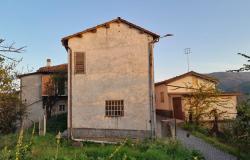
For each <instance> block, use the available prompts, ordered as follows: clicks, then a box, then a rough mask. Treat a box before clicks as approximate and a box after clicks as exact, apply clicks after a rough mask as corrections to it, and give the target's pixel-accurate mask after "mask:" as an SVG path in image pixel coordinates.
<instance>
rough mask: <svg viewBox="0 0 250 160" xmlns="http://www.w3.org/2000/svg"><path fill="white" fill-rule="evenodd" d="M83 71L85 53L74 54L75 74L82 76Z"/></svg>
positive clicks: (84, 68)
mask: <svg viewBox="0 0 250 160" xmlns="http://www.w3.org/2000/svg"><path fill="white" fill-rule="evenodd" d="M85 70H86V67H85V53H84V52H75V74H84V73H85Z"/></svg>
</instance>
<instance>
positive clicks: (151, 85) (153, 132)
mask: <svg viewBox="0 0 250 160" xmlns="http://www.w3.org/2000/svg"><path fill="white" fill-rule="evenodd" d="M158 40H159V39H154V40H153V41H150V42H149V43H148V56H149V103H150V104H149V105H150V127H151V138H152V139H155V138H156V116H155V102H154V70H153V44H154V43H155V42H158Z"/></svg>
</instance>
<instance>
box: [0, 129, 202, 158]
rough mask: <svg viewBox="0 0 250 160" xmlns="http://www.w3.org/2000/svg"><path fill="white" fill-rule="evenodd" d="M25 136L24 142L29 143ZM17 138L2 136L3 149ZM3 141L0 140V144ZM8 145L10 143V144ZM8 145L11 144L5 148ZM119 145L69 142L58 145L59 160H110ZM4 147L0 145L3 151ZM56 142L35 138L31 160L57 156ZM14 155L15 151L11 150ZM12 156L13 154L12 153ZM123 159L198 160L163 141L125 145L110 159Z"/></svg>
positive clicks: (12, 146)
mask: <svg viewBox="0 0 250 160" xmlns="http://www.w3.org/2000/svg"><path fill="white" fill-rule="evenodd" d="M29 137H30V136H29V134H28V133H26V136H25V139H26V140H25V141H26V142H27V141H28V140H29ZM16 138H17V136H16V135H14V134H13V135H7V136H2V137H1V138H0V140H3V141H4V142H6V143H4V144H5V146H7V147H8V148H9V149H11V148H14V147H15V143H16ZM1 142H2V141H1ZM9 142H11V143H9ZM1 144H2V143H1ZM8 144H11V145H8ZM119 146H120V145H110V144H109V145H108V144H94V143H83V146H82V147H73V146H72V145H71V142H70V141H67V140H62V141H61V142H60V147H59V152H58V159H60V160H81V159H84V158H85V159H86V157H87V159H90V160H92V159H93V160H94V159H109V157H110V155H112V153H114V151H115V150H117V148H118V147H119ZM3 147H4V145H1V148H0V150H1V149H3ZM56 148H57V143H56V139H55V135H54V134H50V133H48V134H47V135H46V136H37V135H36V136H35V137H34V143H33V145H32V150H31V157H32V159H36V160H52V159H53V158H54V157H55V154H56ZM13 152H14V150H13ZM13 154H14V153H13ZM124 157H127V159H128V160H129V159H131V160H192V159H194V157H201V156H200V154H199V153H197V152H195V151H190V150H188V149H185V148H184V147H183V146H181V144H179V143H178V142H175V141H172V140H169V139H164V140H163V139H162V140H158V141H154V142H152V141H149V140H148V141H143V142H133V143H132V142H130V143H126V144H125V145H124V146H122V147H121V149H120V150H119V151H118V152H116V153H115V154H114V156H113V157H112V159H113V160H121V159H123V158H124Z"/></svg>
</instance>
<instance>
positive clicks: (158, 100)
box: [155, 84, 172, 110]
mask: <svg viewBox="0 0 250 160" xmlns="http://www.w3.org/2000/svg"><path fill="white" fill-rule="evenodd" d="M167 88H168V87H167V86H166V85H164V84H162V85H158V86H155V106H156V109H160V110H171V109H172V108H171V107H170V100H169V95H168V90H167ZM161 92H163V93H164V102H161V95H160V94H161Z"/></svg>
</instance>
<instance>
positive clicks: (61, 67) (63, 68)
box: [36, 64, 68, 73]
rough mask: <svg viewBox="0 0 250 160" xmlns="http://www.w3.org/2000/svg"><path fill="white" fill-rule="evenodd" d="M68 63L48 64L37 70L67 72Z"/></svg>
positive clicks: (40, 71) (41, 71)
mask: <svg viewBox="0 0 250 160" xmlns="http://www.w3.org/2000/svg"><path fill="white" fill-rule="evenodd" d="M67 71H68V64H60V65H55V66H46V67H41V68H39V69H38V70H37V71H36V72H38V73H57V72H67Z"/></svg>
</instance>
